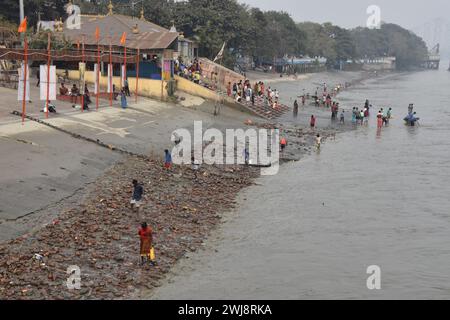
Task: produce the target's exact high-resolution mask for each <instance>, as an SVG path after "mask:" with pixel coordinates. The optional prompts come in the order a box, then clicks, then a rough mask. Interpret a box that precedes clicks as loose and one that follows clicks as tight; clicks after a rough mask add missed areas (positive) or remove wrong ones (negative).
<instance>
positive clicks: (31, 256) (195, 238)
mask: <svg viewBox="0 0 450 320" xmlns="http://www.w3.org/2000/svg"><path fill="white" fill-rule="evenodd" d="M165 107H167V109H164V111H161V109H160V112H162V113H166V114H165V115H164V118H163V119H164V120H163V119H161V118H159V116H158V117H155V114H153V115H152V117H151V119H148V118H146V116H145V115H146V114H147V113H148V112H149V111H148V110H146V111H144V109H143V108H142V107H139V106H136V107H134V108H132V109H131V110H129V112H128V113H127V114H126V115H125V114H121V115H120V116H119V117H116V116H113V115H112V114H109V115H108V117H107V121H105V118H104V117H103V116H102V115H101V113H100V114H98V115H97V114H92V115H83V116H81V117H82V118H80V119H79V120H81V119H83V121H76V122H74V119H73V117H72V118H71V121H69V123H68V122H67V119H55V120H54V121H53V123H54V124H56V125H58V126H64V127H67V128H68V129H70V130H71V131H75V132H78V133H80V134H86V133H89V134H90V135H92V134H93V133H96V134H97V135H101V139H102V141H105V143H107V144H111V145H115V146H117V147H120V148H123V149H126V150H130V151H132V152H138V153H142V154H145V155H147V156H146V157H144V158H136V157H128V158H125V159H124V158H122V159H121V160H119V161H120V162H119V163H117V164H115V165H113V167H110V168H109V169H108V170H107V171H106V172H105V173H103V174H101V175H100V176H99V177H98V178H95V179H94V180H93V181H92V182H90V183H89V184H87V185H86V184H83V185H82V186H80V188H81V189H80V190H79V191H78V194H80V193H81V194H82V195H83V196H82V197H80V199H79V200H78V201H77V203H76V204H74V203H71V206H70V207H60V208H58V210H57V211H53V212H48V213H47V212H45V211H46V210H45V209H44V210H43V211H44V212H41V213H42V214H41V215H40V220H39V221H40V222H43V221H45V223H44V224H42V225H41V224H39V226H35V227H36V228H30V229H29V230H28V232H26V233H25V234H24V235H22V236H21V237H19V238H16V239H14V240H12V241H10V242H7V243H5V244H3V245H2V246H1V247H0V253H1V255H2V259H1V262H0V275H1V277H0V297H2V298H4V299H41V298H45V299H118V298H132V297H137V296H138V295H139V292H140V291H141V290H143V289H152V288H154V287H157V286H160V285H161V284H162V281H161V280H163V279H164V278H165V275H166V274H167V273H168V272H169V271H170V269H171V268H172V267H173V266H174V265H175V264H176V263H177V262H178V261H179V260H180V259H182V258H183V257H184V256H185V255H186V253H187V252H191V251H196V250H198V249H199V248H201V247H202V245H203V243H204V241H205V239H207V237H208V235H210V233H211V232H212V231H213V230H214V229H215V228H216V227H217V225H219V224H220V222H221V217H222V216H223V215H224V214H226V213H227V212H230V210H232V209H233V208H234V206H235V199H236V197H237V195H238V194H239V192H240V191H241V190H242V189H244V188H246V187H248V186H250V185H252V184H253V183H254V179H255V178H256V176H257V171H255V170H253V169H250V168H247V167H238V166H232V167H217V166H213V167H211V166H203V169H202V170H203V171H202V174H201V175H200V178H199V181H198V182H196V181H195V180H194V179H193V177H192V172H191V170H190V168H186V167H184V168H183V167H176V168H175V169H174V171H173V173H171V174H168V173H167V172H166V171H164V170H163V169H162V162H161V160H160V157H159V156H155V154H157V153H161V150H163V148H164V147H165V146H167V145H168V141H170V138H169V137H170V132H171V131H170V130H172V131H173V130H174V129H176V128H180V127H183V126H187V127H189V125H188V122H189V121H191V120H194V119H196V120H204V121H206V123H207V126H208V127H218V129H219V130H223V129H225V128H235V127H244V128H245V126H244V125H243V123H244V119H248V118H249V117H248V116H247V115H243V114H241V113H236V112H235V111H231V110H228V109H226V108H225V109H224V110H223V115H221V116H220V118H218V119H217V118H216V117H214V116H213V115H211V113H210V112H211V109H210V108H211V106H208V105H202V106H197V107H190V109H184V110H182V111H181V110H180V109H178V108H169V107H168V106H165ZM133 109H134V110H133ZM150 112H151V111H150ZM180 112H181V113H182V116H181V115H180ZM308 112H309V111H308V110H305V111H301V112H300V115H301V116H302V115H306V114H307V113H308ZM323 112H326V111H325V110H324V111H323ZM170 114H172V115H177V116H178V117H177V118H176V119H172V121H171V122H168V121H167V117H170ZM188 115H190V116H188ZM180 116H181V117H182V118H183V116H186V118H184V119H183V121H181V119H180ZM305 117H306V116H305ZM305 117H303V116H302V118H305ZM130 118H132V119H130ZM133 119H134V120H133ZM137 119H139V120H137ZM124 121H125V122H126V124H125V125H124V124H123V123H122V122H124ZM259 121H260V120H257V119H254V120H253V123H254V124H255V125H256V126H270V127H282V133H283V134H285V135H287V137H288V141H289V151H287V153H286V154H285V155H284V156H283V157H284V161H292V160H298V159H300V158H301V157H302V156H303V155H305V154H308V153H310V152H311V150H312V149H311V147H312V146H313V144H314V136H315V135H316V134H317V132H320V133H321V134H322V136H324V137H325V138H326V137H334V135H335V134H336V132H337V130H336V129H335V128H332V127H330V126H329V125H323V126H321V125H320V126H319V129H317V130H311V129H309V128H308V129H305V128H304V127H305V126H304V125H303V124H302V123H299V124H296V125H285V126H283V125H282V124H280V123H278V124H268V123H267V122H263V121H261V122H259ZM130 122H131V123H133V126H132V128H133V129H131V127H129V125H130ZM156 122H157V123H156ZM100 123H101V124H102V125H103V126H100V125H99V124H100ZM149 123H151V126H152V128H148V125H149ZM159 123H160V124H159ZM86 124H87V125H89V129H88V131H86V128H83V125H86ZM119 124H120V125H119ZM27 125H29V124H27ZM154 125H156V127H154ZM107 128H108V129H107ZM144 128H145V130H144ZM99 129H101V130H100V132H98V130H99ZM113 129H114V130H113ZM37 130H38V129H37ZM131 130H133V131H131ZM342 130H344V128H342ZM38 131H39V130H38ZM105 132H108V134H106V135H105V134H104V133H105ZM112 132H113V134H112ZM142 132H145V134H143V133H142ZM28 135H29V136H30V135H31V136H35V133H29V134H28ZM117 136H120V139H118V138H117ZM149 136H151V137H153V141H154V142H155V144H154V145H152V146H150V147H149V145H148V143H147V142H144V143H143V141H145V139H144V138H147V137H149ZM155 136H156V140H157V141H156V140H155ZM28 139H30V141H31V142H32V141H33V139H32V138H30V137H29V138H28ZM153 141H152V144H153ZM31 146H33V145H31ZM96 152H98V151H96ZM108 152H110V151H108ZM148 154H153V155H151V156H148ZM53 165H56V166H58V165H59V164H58V163H55V164H53ZM136 177H138V178H139V180H141V181H142V182H143V183H144V187H145V189H146V191H147V192H146V199H145V202H146V206H145V209H144V210H143V211H142V216H141V217H136V216H135V215H134V214H133V213H132V212H131V211H130V210H129V209H128V202H129V198H130V195H131V189H130V188H131V186H130V182H131V180H132V179H133V178H136ZM60 178H61V177H60ZM19 188H20V187H19ZM19 190H20V189H19ZM21 192H23V190H22V191H21ZM143 219H145V220H147V221H148V222H149V224H150V225H151V226H152V227H153V228H154V230H155V242H156V243H155V247H156V252H157V257H158V266H156V267H145V268H141V267H140V266H139V264H138V262H139V257H138V254H137V252H138V243H139V240H138V237H137V228H138V226H139V223H140V222H142V220H143ZM32 221H33V220H32ZM14 223H16V224H17V223H18V222H17V221H16V222H14ZM29 224H30V221H28V225H29ZM36 254H38V256H36ZM36 257H38V259H36ZM40 257H42V258H40ZM72 265H77V266H79V267H80V269H81V273H82V290H80V291H70V290H67V288H66V287H64V283H65V280H66V279H67V277H68V275H67V274H66V271H67V267H69V266H72Z"/></svg>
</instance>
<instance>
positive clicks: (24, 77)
mask: <svg viewBox="0 0 450 320" xmlns="http://www.w3.org/2000/svg"><path fill="white" fill-rule="evenodd" d="M24 56H25V57H24V66H23V69H24V72H23V99H22V125H23V124H24V122H25V112H26V108H27V107H26V104H27V102H26V98H27V76H28V74H27V73H28V42H27V36H26V35H24Z"/></svg>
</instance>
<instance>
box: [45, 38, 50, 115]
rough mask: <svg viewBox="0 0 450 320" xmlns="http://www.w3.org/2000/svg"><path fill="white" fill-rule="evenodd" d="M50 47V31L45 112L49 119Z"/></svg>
mask: <svg viewBox="0 0 450 320" xmlns="http://www.w3.org/2000/svg"><path fill="white" fill-rule="evenodd" d="M50 49H51V35H50V32H49V33H48V43H47V108H46V112H45V117H46V118H47V119H48V105H49V102H50V100H49V97H50V62H51V60H50Z"/></svg>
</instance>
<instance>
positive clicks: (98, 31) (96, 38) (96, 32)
mask: <svg viewBox="0 0 450 320" xmlns="http://www.w3.org/2000/svg"><path fill="white" fill-rule="evenodd" d="M95 40H97V41H99V40H100V29H99V28H98V27H97V28H95Z"/></svg>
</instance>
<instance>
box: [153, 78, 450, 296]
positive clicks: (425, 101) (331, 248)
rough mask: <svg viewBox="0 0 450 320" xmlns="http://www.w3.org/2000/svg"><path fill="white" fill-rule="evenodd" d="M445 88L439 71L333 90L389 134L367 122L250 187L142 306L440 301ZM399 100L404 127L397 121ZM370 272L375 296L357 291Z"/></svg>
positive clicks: (449, 283) (449, 106) (449, 173)
mask: <svg viewBox="0 0 450 320" xmlns="http://www.w3.org/2000/svg"><path fill="white" fill-rule="evenodd" d="M291 86H292V85H291ZM449 89H450V72H447V71H444V70H442V71H439V72H434V71H430V72H421V73H415V74H408V75H401V76H396V77H394V78H391V79H389V80H382V81H381V80H380V79H376V80H370V81H366V82H365V83H364V84H362V85H359V86H358V87H355V88H354V89H352V90H350V91H347V92H344V93H343V94H342V95H341V96H340V100H341V101H342V102H343V103H344V105H350V106H352V105H353V104H354V105H355V106H360V105H361V103H363V102H364V100H365V99H366V98H368V99H370V101H371V103H372V104H373V105H374V106H391V107H392V108H393V109H394V119H393V120H392V122H391V125H390V127H388V128H383V130H382V131H381V133H377V130H376V124H375V121H376V119H375V117H374V116H372V119H371V120H370V126H369V127H368V128H366V127H360V128H358V129H357V130H355V131H350V132H347V133H344V134H341V135H339V136H338V137H337V139H336V141H328V142H327V143H326V144H325V145H324V148H323V150H322V151H321V153H320V154H313V155H312V156H308V157H306V158H305V159H303V160H302V161H300V162H298V163H292V164H288V165H286V166H284V167H283V168H282V169H281V171H280V173H279V174H278V175H276V176H273V177H265V178H263V179H260V180H259V181H258V183H260V184H261V185H260V186H255V187H252V188H250V189H248V190H247V191H246V192H245V193H244V194H242V195H241V198H242V205H241V206H240V208H239V210H238V212H236V213H234V214H233V216H231V217H230V218H229V219H228V221H227V222H226V223H225V224H224V225H223V226H222V227H221V228H220V229H219V231H218V232H216V235H215V236H214V237H213V238H212V239H211V240H209V241H208V245H207V246H206V248H205V250H203V251H201V252H200V253H197V254H194V255H192V256H191V257H190V259H188V260H185V261H182V262H181V264H180V265H179V266H178V267H177V268H175V274H174V275H173V276H172V277H171V279H170V283H169V284H167V285H165V286H163V287H162V288H160V290H159V291H157V292H156V293H155V295H154V296H153V298H158V299H166V298H167V299H173V298H179V299H196V298H199V299H222V298H226V299H229V298H231V299H319V298H325V299H358V298H362V299H381V298H387V299H394V298H406V299H418V298H435V299H441V298H447V299H449V298H450V91H449ZM294 94H295V93H294V92H292V95H294ZM410 102H414V103H415V106H416V111H417V112H418V115H419V116H420V117H421V119H422V120H421V123H420V126H418V127H415V128H408V127H405V126H404V125H403V122H402V121H401V119H402V118H403V117H404V116H405V114H406V111H407V106H408V103H410ZM370 265H378V266H379V267H380V268H381V287H382V288H381V290H372V291H371V290H368V289H367V286H366V280H367V277H368V276H369V275H367V274H366V269H367V267H368V266H370Z"/></svg>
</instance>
